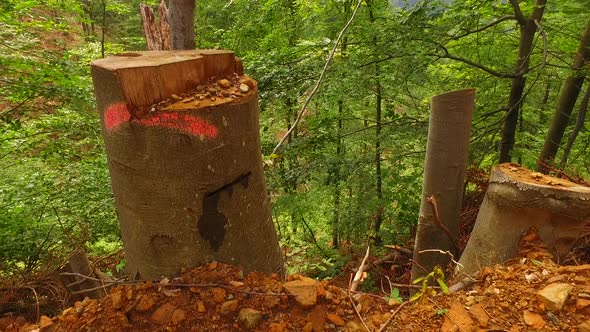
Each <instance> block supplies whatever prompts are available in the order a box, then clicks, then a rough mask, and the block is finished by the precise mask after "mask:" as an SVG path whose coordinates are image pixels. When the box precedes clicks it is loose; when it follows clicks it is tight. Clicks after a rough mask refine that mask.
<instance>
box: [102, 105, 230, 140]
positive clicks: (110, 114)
mask: <svg viewBox="0 0 590 332" xmlns="http://www.w3.org/2000/svg"><path fill="white" fill-rule="evenodd" d="M125 122H133V123H138V124H140V125H143V126H147V127H160V128H169V129H175V130H178V131H181V132H183V133H187V134H190V135H193V136H201V135H202V136H207V137H211V138H214V137H217V135H218V133H219V130H218V129H217V127H215V126H214V125H212V124H210V123H209V122H207V121H205V120H203V119H201V118H199V117H196V116H192V115H187V114H180V113H160V112H158V113H156V114H154V115H152V116H148V117H146V118H144V119H131V114H130V113H129V110H128V109H127V106H126V105H125V104H124V103H116V104H113V105H111V106H109V107H108V108H107V110H106V112H105V125H106V127H107V129H109V130H114V129H117V128H118V127H119V126H121V125H122V124H123V123H125Z"/></svg>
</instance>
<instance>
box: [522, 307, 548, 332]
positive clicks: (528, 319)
mask: <svg viewBox="0 0 590 332" xmlns="http://www.w3.org/2000/svg"><path fill="white" fill-rule="evenodd" d="M522 318H523V320H524V323H525V324H526V325H528V326H530V327H532V328H535V329H541V328H543V327H544V326H545V324H546V322H545V320H544V319H543V317H541V315H539V314H536V313H534V312H530V311H528V310H525V311H524V312H523V313H522Z"/></svg>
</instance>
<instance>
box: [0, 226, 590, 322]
mask: <svg viewBox="0 0 590 332" xmlns="http://www.w3.org/2000/svg"><path fill="white" fill-rule="evenodd" d="M521 240H522V239H521ZM525 240H526V241H524V242H523V244H521V246H520V251H519V254H518V256H517V257H515V258H514V259H513V260H511V261H509V262H507V263H506V264H503V265H497V266H494V267H487V268H484V269H482V270H481V271H480V272H479V274H478V275H477V277H476V280H475V281H474V282H473V283H472V284H471V285H469V286H467V287H465V288H463V289H460V290H458V291H456V292H452V293H451V294H448V295H444V294H442V293H441V292H440V291H439V294H437V295H429V296H427V295H424V296H422V297H421V298H419V299H418V300H416V301H412V302H408V301H407V300H403V302H399V301H397V300H395V299H387V298H385V297H384V295H383V294H384V292H383V291H381V290H378V291H374V292H372V293H364V292H351V291H350V290H349V287H348V285H346V284H344V285H343V284H342V283H343V282H342V281H343V278H339V279H338V278H337V279H334V280H331V281H330V280H327V281H317V280H314V279H311V278H307V277H304V276H301V275H292V276H289V277H288V278H287V280H286V281H284V282H283V281H281V280H280V278H279V276H278V275H264V274H262V273H248V274H245V273H244V272H243V271H242V270H240V268H238V267H236V266H231V265H225V264H222V263H216V262H213V263H209V264H207V265H203V266H200V267H197V268H194V269H191V270H187V271H185V272H184V273H182V274H181V275H180V276H179V277H177V278H174V279H171V280H168V279H164V280H162V281H160V282H159V283H152V282H147V283H146V282H141V283H125V284H118V285H116V287H114V288H112V289H111V290H110V292H109V293H108V294H107V295H106V296H105V297H103V298H101V299H97V300H96V299H88V298H86V299H84V300H83V301H78V302H76V303H75V304H74V305H73V306H71V307H69V308H67V309H65V310H63V311H62V312H60V313H59V314H56V315H55V316H53V317H47V316H41V317H40V319H39V321H38V322H36V323H27V322H26V321H25V319H24V318H23V317H22V316H21V317H18V316H4V317H2V318H0V330H2V331H276V332H279V331H444V332H450V331H511V332H513V331H590V265H588V264H586V265H583V264H580V265H570V266H560V265H558V264H555V263H554V262H553V261H552V260H551V255H550V254H549V253H548V252H547V251H546V249H545V247H544V245H543V244H542V242H539V241H540V239H539V238H538V236H535V234H533V236H530V235H529V236H528V238H527V239H525ZM587 249H588V247H586V250H587ZM579 254H580V257H583V256H586V255H587V254H590V253H588V252H586V253H583V252H580V253H579ZM585 258H588V257H585ZM373 262H375V260H374V259H373ZM356 263H358V262H356ZM348 269H350V271H345V272H347V273H343V274H342V275H352V273H353V271H352V270H353V268H352V264H351V267H350V268H348V267H347V268H346V270H348ZM369 274H371V272H369ZM395 286H399V285H395ZM390 287H391V285H388V286H387V287H386V288H387V289H388V290H389V289H390ZM400 289H401V287H400ZM433 289H434V288H433ZM402 293H403V294H407V290H406V291H405V290H402Z"/></svg>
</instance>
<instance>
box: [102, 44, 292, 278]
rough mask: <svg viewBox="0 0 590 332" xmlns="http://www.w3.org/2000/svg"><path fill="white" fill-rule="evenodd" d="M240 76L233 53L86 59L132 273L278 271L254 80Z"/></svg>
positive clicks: (162, 53) (279, 263) (149, 275)
mask: <svg viewBox="0 0 590 332" xmlns="http://www.w3.org/2000/svg"><path fill="white" fill-rule="evenodd" d="M241 75H242V67H241V63H240V62H239V61H238V60H237V59H236V58H235V57H234V54H233V53H232V52H227V51H215V50H192V51H160V52H137V53H127V54H122V55H121V56H117V57H111V58H107V59H102V60H97V61H94V62H93V63H92V77H93V80H94V89H95V94H96V99H97V102H98V111H99V113H100V119H101V124H102V129H103V135H104V140H105V145H106V152H107V159H108V163H109V171H110V174H111V182H112V186H113V192H114V196H115V203H116V207H117V212H118V216H119V223H120V226H121V235H122V238H123V245H124V248H125V255H126V259H127V266H126V268H127V272H128V273H130V274H131V276H132V277H138V276H139V277H141V278H144V279H153V278H159V277H161V276H169V275H174V274H176V273H178V272H179V271H180V270H181V268H184V267H192V266H195V265H198V264H200V263H204V262H208V261H214V260H215V261H221V262H226V263H233V264H239V265H241V266H243V267H244V268H245V269H246V270H247V271H248V270H257V271H263V272H278V273H280V274H281V273H282V272H283V262H282V256H281V253H280V249H279V246H278V241H277V237H276V233H275V230H274V225H273V223H272V220H271V213H270V205H269V200H268V197H267V193H266V189H265V182H264V175H263V170H262V160H261V151H260V139H259V125H258V112H259V109H258V93H257V87H256V82H255V81H254V80H252V79H250V78H247V77H244V76H241ZM191 90H192V91H191ZM170 97H172V100H170V99H169V98H170ZM166 99H168V101H165V102H162V101H163V100H166Z"/></svg>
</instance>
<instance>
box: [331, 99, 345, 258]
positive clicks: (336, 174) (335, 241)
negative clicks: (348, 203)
mask: <svg viewBox="0 0 590 332" xmlns="http://www.w3.org/2000/svg"><path fill="white" fill-rule="evenodd" d="M343 112H344V101H342V100H339V101H338V127H337V128H336V137H337V141H336V163H335V165H334V170H333V172H332V181H333V183H334V214H333V215H332V245H333V247H334V248H338V247H339V243H340V238H339V234H340V230H339V228H340V163H341V160H342V154H343V152H344V151H343V146H342V138H341V137H340V134H341V132H342V114H343Z"/></svg>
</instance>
